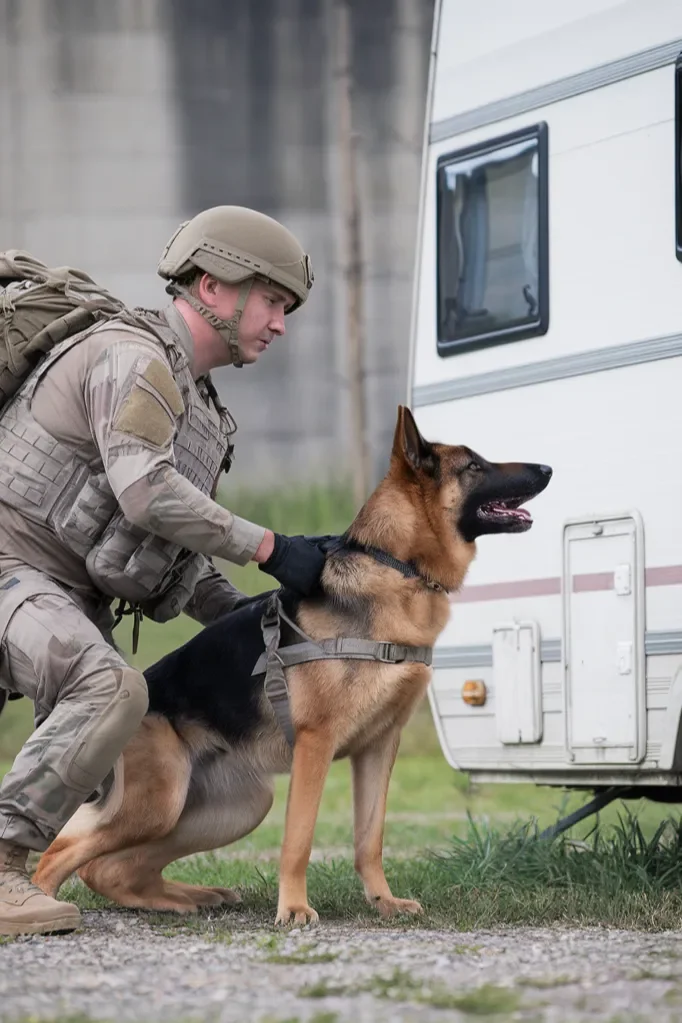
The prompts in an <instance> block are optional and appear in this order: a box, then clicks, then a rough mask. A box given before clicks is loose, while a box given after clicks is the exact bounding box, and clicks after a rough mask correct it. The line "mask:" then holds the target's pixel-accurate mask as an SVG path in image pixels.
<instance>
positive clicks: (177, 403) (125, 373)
mask: <svg viewBox="0 0 682 1023" xmlns="http://www.w3.org/2000/svg"><path fill="white" fill-rule="evenodd" d="M85 390H86V393H85V400H86V408H87V412H88V418H89V421H90V428H91V430H92V433H93V436H94V438H95V441H96V443H97V446H98V448H99V451H100V453H101V456H102V461H103V463H104V470H105V472H106V474H107V478H108V480H109V483H110V485H111V488H112V490H113V492H114V495H115V497H116V499H117V500H118V503H119V505H120V507H121V510H122V511H123V514H124V515H125V516H126V518H127V519H128V520H129V521H130V522H132V523H133V524H134V525H136V526H139V527H140V528H141V529H143V530H145V532H149V533H154V534H156V535H158V536H161V537H163V538H164V539H165V540H170V541H171V542H172V543H177V544H179V545H180V546H181V547H185V548H187V549H188V550H190V551H195V552H197V553H200V554H206V555H212V554H215V555H218V556H219V557H221V558H224V559H225V560H227V561H232V562H235V563H236V564H238V565H245V564H246V563H247V562H248V561H250V560H251V558H252V557H253V555H254V554H255V552H256V550H257V549H258V546H259V544H260V542H261V540H262V539H263V536H264V535H265V530H264V528H263V527H262V526H257V525H255V524H254V523H253V522H248V521H246V519H241V518H239V517H238V516H237V515H233V514H232V513H231V512H230V511H228V510H227V509H225V508H222V507H221V506H220V505H219V504H217V502H215V501H213V500H212V499H211V498H210V497H207V496H206V494H204V493H202V492H201V491H200V490H198V489H197V488H196V487H195V486H193V484H191V483H190V482H189V480H187V479H185V477H184V476H182V475H181V474H180V473H179V472H178V471H177V469H176V466H175V457H174V453H173V440H174V437H175V433H176V427H177V420H178V418H179V417H180V416H181V415H182V413H183V412H184V406H183V402H182V396H181V394H180V391H179V389H178V386H177V384H176V383H175V381H174V379H173V375H172V373H171V370H170V367H169V365H168V363H167V362H166V361H165V360H164V358H163V356H162V354H161V353H160V352H159V351H158V349H156V348H154V347H153V346H151V345H147V344H145V343H144V342H142V341H139V340H137V339H132V338H128V339H126V338H125V337H124V338H123V339H122V340H117V341H114V342H113V343H112V344H110V345H109V346H108V348H107V350H106V351H105V352H104V353H103V354H102V355H101V356H100V357H99V358H98V359H97V361H96V362H95V365H94V366H93V367H92V369H91V371H90V373H89V374H88V376H87V380H86V385H85Z"/></svg>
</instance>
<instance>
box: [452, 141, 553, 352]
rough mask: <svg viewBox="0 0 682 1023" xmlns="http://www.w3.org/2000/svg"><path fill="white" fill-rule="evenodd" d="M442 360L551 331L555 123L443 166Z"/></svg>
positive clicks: (454, 157) (462, 155)
mask: <svg viewBox="0 0 682 1023" xmlns="http://www.w3.org/2000/svg"><path fill="white" fill-rule="evenodd" d="M437 173H438V188H437V195H438V198H437V202H438V211H437V220H438V271H437V276H438V285H437V286H438V303H437V304H438V351H439V354H440V355H454V354H456V353H457V352H462V351H470V350H472V349H475V348H483V347H485V346H487V345H498V344H503V343H505V342H507V341H518V340H521V339H522V338H527V337H533V336H535V335H538V334H545V333H546V332H547V328H548V326H549V279H548V276H549V268H548V258H547V249H548V238H547V223H548V217H547V125H546V124H544V123H543V124H538V125H535V126H533V127H532V128H529V129H525V130H524V131H520V132H515V133H514V134H513V135H506V136H504V137H503V138H497V139H492V140H491V141H489V142H486V143H484V144H483V145H479V146H472V147H470V148H468V149H461V150H459V151H458V152H455V153H449V154H447V155H446V156H442V157H441V158H440V160H439V161H438V171H437Z"/></svg>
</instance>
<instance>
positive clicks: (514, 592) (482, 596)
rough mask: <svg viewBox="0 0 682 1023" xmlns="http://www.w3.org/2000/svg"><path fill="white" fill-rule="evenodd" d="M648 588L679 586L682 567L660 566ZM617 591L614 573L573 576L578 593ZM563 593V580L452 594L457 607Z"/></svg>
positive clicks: (649, 574) (649, 573)
mask: <svg viewBox="0 0 682 1023" xmlns="http://www.w3.org/2000/svg"><path fill="white" fill-rule="evenodd" d="M644 578H645V582H646V585H647V586H651V587H653V586H677V585H680V584H682V565H657V566H655V567H653V568H647V569H646V570H645V574H644ZM610 589H613V572H585V573H583V574H581V575H574V576H573V585H572V590H573V592H574V593H590V592H597V591H603V590H610ZM560 594H561V579H560V577H559V576H550V577H548V578H546V579H515V580H513V581H511V582H505V583H484V584H482V585H480V586H465V587H464V588H463V589H461V590H460V591H459V593H451V594H450V600H451V602H452V603H453V604H473V603H476V602H478V601H490V600H516V599H518V598H519V597H554V596H558V595H560Z"/></svg>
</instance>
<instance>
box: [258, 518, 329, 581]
mask: <svg viewBox="0 0 682 1023" xmlns="http://www.w3.org/2000/svg"><path fill="white" fill-rule="evenodd" d="M324 562H325V554H324V551H322V550H320V548H319V547H318V546H317V544H316V543H315V542H314V539H313V538H311V539H307V538H306V537H305V536H284V535H283V534H282V533H275V547H274V550H273V552H272V554H271V555H270V557H269V558H268V560H267V561H264V562H263V563H262V565H259V566H258V568H259V569H260V571H261V572H267V574H268V575H271V576H272V577H273V578H274V579H276V580H277V582H278V583H281V584H282V586H287V587H288V588H289V589H291V590H296V592H297V593H300V594H301V596H303V597H307V596H308V595H309V594H310V593H312V591H313V590H314V589H315V587H316V586H317V583H318V582H319V579H320V575H321V574H322V569H323V568H324Z"/></svg>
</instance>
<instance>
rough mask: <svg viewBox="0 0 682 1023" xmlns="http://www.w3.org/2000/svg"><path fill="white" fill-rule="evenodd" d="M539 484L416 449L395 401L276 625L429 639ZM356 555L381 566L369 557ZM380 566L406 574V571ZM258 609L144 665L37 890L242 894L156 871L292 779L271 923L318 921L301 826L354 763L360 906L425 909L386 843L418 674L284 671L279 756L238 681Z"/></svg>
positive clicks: (262, 706)
mask: <svg viewBox="0 0 682 1023" xmlns="http://www.w3.org/2000/svg"><path fill="white" fill-rule="evenodd" d="M551 474H552V470H551V469H550V468H549V467H548V466H544V465H530V464H522V463H507V464H493V463H491V462H488V461H486V460H485V459H484V458H481V456H480V455H477V454H476V453H475V452H473V451H471V450H470V449H469V448H467V447H453V446H449V445H445V444H437V443H429V442H428V441H426V440H425V439H424V438H423V437H422V436H421V434H420V432H419V430H418V429H417V426H416V424H415V421H414V419H413V417H412V414H411V413H410V411H409V410H408V409H407V408H403V407H400V408H399V411H398V422H397V426H396V431H395V438H394V443H393V451H392V455H391V462H390V467H389V470H388V473H387V475H386V476H385V478H384V479H383V480H382V482H381V483H380V484H379V486H378V487H377V489H376V490H375V492H374V493H373V494H372V496H371V497H370V498H369V500H368V501H367V503H366V504H365V505H364V507H363V508H362V509H361V511H360V512H359V514H358V515H357V517H356V519H355V520H354V522H353V524H352V525H351V527H350V529H349V530H348V532H347V533H346V534H345V537H344V543H343V544H342V545H340V546H338V547H337V548H336V549H335V550H332V552H330V553H329V554H328V556H327V560H326V564H325V568H324V571H323V574H322V577H321V582H320V588H319V592H317V593H316V594H315V595H313V596H312V597H310V598H306V599H300V600H298V599H295V598H294V597H293V596H292V595H291V594H287V593H286V591H283V592H282V600H283V604H284V606H285V607H286V609H287V613H288V615H289V616H290V617H292V620H295V622H296V624H297V625H298V626H299V627H300V628H301V629H303V630H304V631H305V632H306V633H307V634H308V635H309V636H310V637H312V638H313V639H316V640H320V639H323V638H330V637H341V636H345V637H356V638H364V639H374V640H378V641H386V642H392V643H398V644H406V645H411V646H431V645H433V643H434V642H435V640H436V639H437V637H438V635H439V633H440V632H441V630H442V629H443V628H444V626H445V624H446V622H447V621H448V617H449V613H450V605H449V599H448V594H449V593H452V592H453V591H455V590H457V589H459V587H460V586H461V585H462V582H463V580H464V577H465V575H466V573H467V569H468V567H469V564H470V563H471V560H472V559H473V557H474V555H475V553H476V543H475V541H476V539H477V537H479V536H481V535H482V534H485V533H522V532H525V531H526V530H527V529H529V528H530V526H531V522H532V520H531V517H530V515H529V514H528V512H527V511H526V509H525V508H522V507H521V505H522V504H523V503H524V502H526V501H528V500H529V499H530V498H531V497H534V496H535V495H536V494H539V493H540V492H541V491H542V490H544V488H545V487H546V486H547V484H548V482H549V479H550V476H551ZM363 547H364V548H370V549H374V550H376V549H377V548H378V549H380V550H381V551H382V552H385V553H386V554H388V555H390V557H389V558H388V559H385V560H384V561H383V562H382V561H377V560H376V559H375V557H373V556H372V555H371V554H370V553H366V552H365V551H364V550H362V549H361V548H363ZM391 560H394V561H395V560H398V561H400V562H403V563H410V564H411V565H412V566H414V568H415V569H416V571H415V572H414V573H413V574H412V575H411V576H408V575H405V574H403V573H402V572H401V571H397V570H396V567H395V566H394V565H392V564H390V562H391ZM263 606H264V600H262V599H261V600H259V599H254V600H253V601H252V602H251V603H247V604H245V605H244V606H243V607H242V608H240V609H238V610H236V611H233V612H231V613H230V614H228V615H226V616H225V617H224V618H222V619H220V620H219V621H217V622H215V623H214V624H213V625H210V626H208V627H207V628H205V629H204V630H203V631H202V632H201V633H199V635H197V636H196V637H194V638H193V639H192V640H190V641H189V642H188V643H186V644H185V645H184V646H183V647H181V648H180V649H178V650H176V651H174V652H173V653H171V654H169V655H168V656H167V657H164V658H163V659H162V660H161V661H159V662H158V663H157V664H155V665H154V666H153V667H151V668H150V669H149V670H148V671H147V672H146V678H147V682H148V685H149V693H150V709H149V713H148V714H147V716H146V717H145V719H144V720H143V722H142V724H141V725H140V728H139V730H138V732H137V733H136V734H135V735H134V736H133V738H132V739H131V740H130V742H129V743H128V745H127V746H126V748H125V750H124V752H123V754H122V757H121V758H119V761H118V763H117V765H116V768H115V770H114V775H115V779H114V782H113V785H112V786H111V787H110V789H109V791H108V793H107V794H106V795H105V796H101V797H99V798H96V799H95V800H94V801H93V802H88V803H86V804H84V805H83V806H82V807H81V808H80V809H79V810H78V811H77V812H76V814H75V815H74V816H73V817H72V818H71V820H70V821H69V822H68V824H67V825H66V827H65V828H64V829H63V830H62V832H61V833H60V834H59V836H58V837H57V838H56V839H55V841H54V842H53V843H52V844H51V846H50V847H49V848H48V849H47V851H46V852H45V853H44V854H43V856H42V857H41V859H40V862H39V864H38V869H37V871H36V875H35V879H34V880H35V881H36V883H37V884H39V885H40V887H41V888H43V889H44V891H46V892H47V893H49V894H50V895H55V894H56V893H57V891H58V890H59V887H60V885H61V884H62V882H63V881H65V880H66V878H67V877H69V875H70V874H72V873H73V872H74V871H76V870H77V871H78V872H79V874H80V876H81V878H82V879H83V880H84V881H85V883H86V884H87V885H88V886H89V887H90V888H92V889H93V890H94V891H96V892H99V893H100V894H102V895H104V896H106V897H107V898H109V899H111V900H112V901H114V902H116V903H118V904H119V905H122V906H131V907H137V908H141V909H149V910H175V911H178V912H182V913H191V912H195V911H196V910H197V907H200V906H207V905H208V906H213V905H219V904H221V903H227V904H231V903H235V902H238V901H239V897H238V896H237V895H236V893H234V892H232V891H231V890H230V889H227V888H209V887H201V886H198V885H188V884H180V883H178V882H171V881H167V880H165V879H164V878H163V876H162V871H163V869H164V867H166V866H167V865H168V864H170V863H172V862H173V861H174V860H177V859H178V858H180V857H182V856H188V855H190V854H192V853H198V852H204V851H207V850H210V849H216V848H218V847H221V846H226V845H229V844H230V843H231V842H234V841H236V840H237V839H239V838H242V837H243V836H244V835H248V834H249V833H250V832H251V831H253V829H254V828H256V827H257V826H258V825H259V824H260V823H261V821H262V820H263V819H264V817H265V816H266V814H267V813H268V811H269V810H270V807H271V805H272V799H273V786H272V776H273V775H274V774H276V773H283V772H287V771H291V781H290V786H289V796H288V802H287V808H286V824H285V831H284V841H283V846H282V851H281V860H280V874H279V901H278V907H277V917H276V922H277V923H280V924H286V923H287V922H289V921H291V919H292V918H293V919H294V921H295V922H296V923H305V922H312V921H316V920H317V919H318V916H317V913H316V912H315V910H314V909H313V908H312V907H311V906H310V905H309V903H308V897H307V891H306V868H307V865H308V860H309V857H310V851H311V847H312V842H313V830H314V827H315V821H316V817H317V813H318V808H319V805H320V798H321V796H322V789H323V786H324V781H325V777H326V775H327V772H328V769H329V765H330V764H331V762H332V760H335V759H338V758H340V757H350V759H351V765H352V776H353V797H354V830H355V867H356V870H357V872H358V874H359V875H360V878H361V879H362V883H363V885H364V890H365V895H366V898H367V900H368V901H369V902H370V903H371V905H373V906H374V907H375V908H376V909H377V910H378V911H379V913H380V914H381V915H382V916H384V917H389V916H392V915H393V914H395V913H400V912H407V913H420V912H421V911H422V909H421V906H420V905H419V903H418V902H413V901H410V900H407V899H399V898H396V897H395V896H394V895H393V894H392V893H391V891H390V889H389V887H388V884H387V882H386V878H385V876H384V870H383V865H382V843H383V829H384V818H385V812H386V797H387V792H388V784H389V779H390V776H391V771H392V768H393V763H394V760H395V756H396V753H397V750H398V745H399V742H400V733H401V729H402V728H403V726H404V725H405V723H406V722H407V720H408V719H409V717H410V715H411V714H412V713H413V711H414V710H415V708H416V706H417V704H418V703H419V701H420V700H421V698H422V697H423V695H424V693H425V691H426V688H427V685H428V683H429V679H430V673H431V672H430V668H429V667H427V665H426V664H423V663H414V662H411V663H402V664H401V663H397V664H396V663H390V664H389V663H382V662H378V661H359V660H326V661H325V660H322V661H313V662H309V663H305V664H299V665H296V666H294V667H289V668H288V669H287V683H288V689H289V698H290V710H291V717H292V722H293V725H294V729H295V741H294V746H293V752H292V750H291V748H290V746H289V745H288V743H287V742H286V740H285V738H284V735H283V733H282V731H281V730H280V728H279V727H278V725H277V722H276V720H275V716H274V714H273V712H272V709H271V707H270V704H269V703H268V700H267V699H266V697H265V695H264V691H263V678H262V675H261V676H258V675H255V676H254V675H253V674H252V672H253V669H254V666H255V664H256V661H257V660H258V656H259V654H260V653H261V652H262V649H263V643H262V638H261V635H260V618H261V614H262V611H263ZM294 641H295V637H294ZM121 765H122V768H121Z"/></svg>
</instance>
